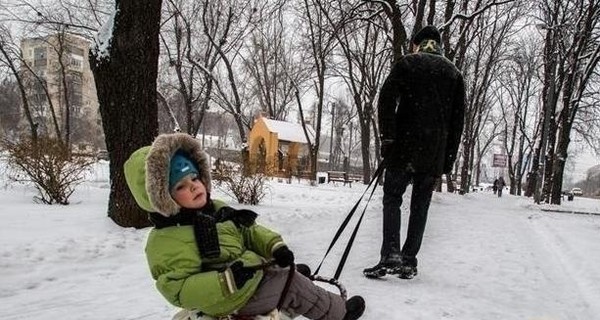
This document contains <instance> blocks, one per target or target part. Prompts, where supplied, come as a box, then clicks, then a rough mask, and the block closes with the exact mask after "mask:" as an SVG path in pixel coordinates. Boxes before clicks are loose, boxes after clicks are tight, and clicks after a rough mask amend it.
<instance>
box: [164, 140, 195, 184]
mask: <svg viewBox="0 0 600 320" xmlns="http://www.w3.org/2000/svg"><path fill="white" fill-rule="evenodd" d="M190 174H195V175H197V174H198V169H197V166H196V165H195V164H194V162H192V160H191V159H190V158H189V157H188V156H187V155H186V154H185V153H184V152H183V151H181V150H178V151H177V152H175V154H174V155H173V156H172V157H171V162H170V163H169V191H171V190H172V189H173V187H175V185H176V184H177V182H179V181H180V180H181V179H183V178H185V177H187V176H188V175H190Z"/></svg>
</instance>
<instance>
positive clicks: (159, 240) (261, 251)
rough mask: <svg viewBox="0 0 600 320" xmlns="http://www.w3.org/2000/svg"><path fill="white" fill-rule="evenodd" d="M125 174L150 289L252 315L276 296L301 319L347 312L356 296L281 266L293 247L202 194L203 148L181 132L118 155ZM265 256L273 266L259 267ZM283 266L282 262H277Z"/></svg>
mask: <svg viewBox="0 0 600 320" xmlns="http://www.w3.org/2000/svg"><path fill="white" fill-rule="evenodd" d="M124 169H125V178H126V180H127V184H128V186H129V189H130V190H131V192H132V194H133V196H134V198H135V200H136V202H137V203H138V204H139V206H140V207H141V208H143V209H144V210H146V211H148V212H149V216H150V220H151V221H152V222H153V224H154V229H152V230H151V231H150V234H149V235H148V240H147V243H146V257H147V260H148V264H149V266H150V272H151V273H152V277H153V279H154V280H155V281H156V287H157V289H158V291H159V292H160V293H161V294H162V295H163V296H164V297H165V299H167V300H168V301H169V302H170V303H172V304H173V305H176V306H178V307H181V308H184V309H189V310H198V311H199V312H201V313H202V314H206V315H209V316H215V317H218V316H224V315H229V314H238V315H259V314H266V313H268V312H269V311H271V310H273V309H275V308H277V306H278V303H279V299H280V297H281V296H282V293H283V291H284V287H285V286H286V282H287V280H288V276H290V283H289V287H288V290H287V293H286V294H285V297H284V299H283V301H282V303H281V309H282V310H283V311H285V312H287V313H288V314H291V315H298V314H301V315H303V316H305V317H307V318H309V319H331V320H340V319H343V320H354V319H358V318H359V317H360V316H361V315H362V313H363V311H364V308H365V305H364V300H363V299H362V297H360V296H354V297H352V298H350V299H348V301H346V302H344V300H343V299H342V298H341V297H340V296H339V295H336V294H333V293H331V292H329V291H326V290H324V289H323V288H321V287H319V286H317V285H315V284H314V283H313V282H312V281H310V280H309V279H308V278H306V277H304V276H302V275H301V274H300V273H297V272H296V273H294V274H290V272H289V269H288V268H286V267H288V266H291V265H292V264H293V263H294V254H293V253H292V251H290V249H289V248H288V247H287V245H286V244H285V243H284V242H283V239H282V238H281V236H280V235H279V234H277V233H275V232H274V231H272V230H269V229H267V228H265V227H263V226H260V225H258V224H256V223H255V221H254V220H255V218H256V213H254V212H252V211H250V210H235V209H233V208H231V207H227V206H225V205H224V203H223V202H221V201H218V200H212V199H211V198H210V191H211V178H210V165H209V163H208V159H207V156H206V155H205V153H204V152H203V151H202V149H201V146H200V144H199V142H198V141H197V140H196V139H194V138H192V137H191V136H189V135H187V134H182V133H174V134H163V135H159V136H158V137H157V138H156V140H155V141H154V143H153V144H152V145H151V146H147V147H143V148H141V149H139V150H137V151H135V152H134V153H133V154H132V155H131V156H130V157H129V159H128V160H127V161H126V163H125V166H124ZM270 260H274V261H275V263H276V266H269V267H264V268H261V266H263V265H266V263H267V262H268V261H270ZM284 268H285V269H284Z"/></svg>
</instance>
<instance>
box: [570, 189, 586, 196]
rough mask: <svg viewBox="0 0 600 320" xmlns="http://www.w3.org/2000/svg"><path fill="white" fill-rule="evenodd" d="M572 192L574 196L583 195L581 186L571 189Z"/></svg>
mask: <svg viewBox="0 0 600 320" xmlns="http://www.w3.org/2000/svg"><path fill="white" fill-rule="evenodd" d="M571 194H572V195H574V196H582V195H583V191H581V188H573V189H571Z"/></svg>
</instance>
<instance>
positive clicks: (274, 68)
mask: <svg viewBox="0 0 600 320" xmlns="http://www.w3.org/2000/svg"><path fill="white" fill-rule="evenodd" d="M257 14H260V15H262V16H263V17H262V18H261V19H260V20H261V21H262V23H261V24H259V25H258V26H257V28H256V29H255V30H254V32H253V33H252V35H251V37H250V41H249V44H248V49H247V50H248V54H247V56H246V57H244V68H245V69H246V70H247V72H248V76H249V78H248V79H249V80H250V81H247V82H246V90H247V92H249V94H250V96H249V97H248V98H249V102H254V103H256V104H257V105H256V106H255V107H254V108H255V109H258V110H262V111H263V112H264V113H265V114H266V115H267V116H268V117H270V118H272V119H276V120H286V119H287V117H288V115H289V113H290V104H291V103H292V102H293V101H294V98H295V97H294V92H295V90H296V89H295V87H294V83H300V84H301V83H304V82H306V80H307V78H308V75H309V73H308V71H309V70H308V69H309V68H308V67H307V66H306V65H304V63H303V61H305V60H304V56H305V55H303V54H302V50H300V48H299V46H297V45H295V44H294V40H295V36H294V35H293V34H292V30H291V28H290V27H289V26H288V24H287V23H286V17H287V16H289V15H290V14H289V13H288V12H287V11H286V10H284V8H283V7H280V8H276V10H269V11H266V12H265V11H259V12H257Z"/></svg>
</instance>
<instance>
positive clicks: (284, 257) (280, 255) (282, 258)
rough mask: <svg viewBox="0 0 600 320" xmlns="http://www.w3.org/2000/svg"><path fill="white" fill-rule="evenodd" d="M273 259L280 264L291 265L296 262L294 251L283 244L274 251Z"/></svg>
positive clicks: (283, 265)
mask: <svg viewBox="0 0 600 320" xmlns="http://www.w3.org/2000/svg"><path fill="white" fill-rule="evenodd" d="M273 259H275V263H277V265H278V266H280V267H282V268H285V267H289V266H290V265H292V264H293V263H294V253H293V252H292V251H291V250H290V249H289V248H288V247H287V246H283V247H280V248H277V250H275V251H273Z"/></svg>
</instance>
